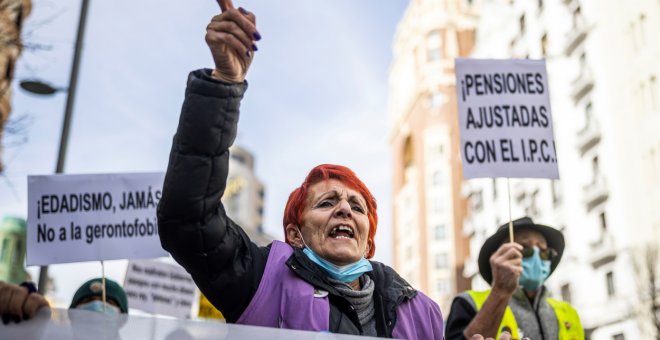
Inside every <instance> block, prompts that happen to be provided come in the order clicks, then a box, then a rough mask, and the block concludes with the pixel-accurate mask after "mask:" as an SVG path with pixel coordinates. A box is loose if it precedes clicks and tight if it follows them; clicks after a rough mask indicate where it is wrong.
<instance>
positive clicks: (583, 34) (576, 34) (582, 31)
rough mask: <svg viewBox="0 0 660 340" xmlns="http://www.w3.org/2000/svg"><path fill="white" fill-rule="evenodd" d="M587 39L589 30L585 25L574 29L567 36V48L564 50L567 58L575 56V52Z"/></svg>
mask: <svg viewBox="0 0 660 340" xmlns="http://www.w3.org/2000/svg"><path fill="white" fill-rule="evenodd" d="M586 38H587V29H586V27H584V26H583V25H577V26H574V27H573V29H572V30H571V31H570V32H568V34H566V47H565V48H564V53H566V55H567V56H570V55H571V54H573V52H574V51H575V50H576V49H577V48H578V46H580V44H582V42H584V40H585V39H586Z"/></svg>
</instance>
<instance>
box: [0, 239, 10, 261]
mask: <svg viewBox="0 0 660 340" xmlns="http://www.w3.org/2000/svg"><path fill="white" fill-rule="evenodd" d="M8 260H9V239H8V238H5V239H4V240H2V248H0V262H1V263H5V262H7V261H8Z"/></svg>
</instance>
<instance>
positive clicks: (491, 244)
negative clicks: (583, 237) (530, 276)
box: [478, 217, 565, 284]
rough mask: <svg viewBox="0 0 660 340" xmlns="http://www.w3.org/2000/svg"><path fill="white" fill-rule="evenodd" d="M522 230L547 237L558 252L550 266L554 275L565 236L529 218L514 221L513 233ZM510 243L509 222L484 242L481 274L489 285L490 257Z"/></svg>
mask: <svg viewBox="0 0 660 340" xmlns="http://www.w3.org/2000/svg"><path fill="white" fill-rule="evenodd" d="M520 229H532V230H535V231H538V232H539V233H541V234H542V235H543V237H545V241H546V243H547V244H548V247H550V248H552V249H554V250H556V251H557V256H555V258H553V259H552V263H551V264H550V274H552V272H554V271H555V268H557V265H558V264H559V261H560V260H561V256H562V255H563V254H564V246H565V243H564V235H562V233H561V232H560V231H559V230H557V229H555V228H552V227H548V226H545V225H542V224H536V223H534V221H532V219H531V218H529V217H523V218H519V219H517V220H515V221H513V232H514V233H515V232H516V231H517V230H520ZM508 241H509V223H508V222H507V223H505V224H503V225H501V226H500V227H499V228H497V231H496V232H495V234H493V236H491V237H489V238H488V239H487V240H486V242H484V245H483V246H482V247H481V251H479V259H478V262H479V273H480V274H481V276H482V277H483V278H484V280H486V282H488V283H489V284H492V283H493V282H492V281H493V272H492V271H491V268H490V257H491V256H492V255H493V253H495V252H496V251H497V249H499V248H500V246H501V245H502V244H503V243H505V242H508Z"/></svg>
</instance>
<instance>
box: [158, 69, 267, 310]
mask: <svg viewBox="0 0 660 340" xmlns="http://www.w3.org/2000/svg"><path fill="white" fill-rule="evenodd" d="M246 88H247V83H243V84H226V83H222V82H220V81H217V80H215V79H213V78H211V77H210V70H198V71H194V72H192V73H191V74H190V76H189V78H188V85H187V89H186V96H185V100H184V103H183V107H182V109H181V117H180V119H179V126H178V129H177V132H176V135H175V136H174V142H173V144H172V150H171V153H170V159H169V164H168V168H167V174H166V175H165V182H164V184H163V195H162V198H161V200H160V202H159V205H158V230H159V234H160V240H161V244H162V246H163V248H164V249H165V250H167V251H169V252H170V254H172V257H174V259H175V260H176V261H177V262H178V263H179V264H181V265H182V266H183V267H184V268H185V269H186V270H187V271H188V272H189V273H190V274H191V275H192V277H193V279H194V280H195V283H196V284H197V286H198V287H199V288H200V290H201V291H202V292H203V293H204V295H206V296H207V298H208V299H209V301H211V303H213V304H214V306H215V307H216V308H218V309H219V310H220V311H221V312H222V313H223V314H224V315H225V317H226V318H227V320H228V321H230V322H232V321H235V320H236V319H238V317H240V314H241V313H242V312H243V310H244V309H245V308H246V307H247V305H248V304H249V302H250V300H251V298H252V296H254V292H256V289H257V287H258V284H259V281H260V279H261V275H262V274H263V269H264V266H265V260H266V257H267V248H259V247H257V246H256V245H255V244H254V243H252V242H251V241H250V239H249V238H248V236H247V235H246V234H245V232H244V231H243V230H242V229H241V228H240V227H239V226H238V225H237V224H236V223H234V221H232V220H231V219H229V218H228V217H227V215H226V213H225V210H224V207H223V206H222V204H221V202H220V198H221V197H222V194H223V192H224V190H225V186H226V181H227V172H228V164H229V147H230V146H231V144H232V143H233V142H234V139H235V138H236V132H237V124H238V116H239V107H240V101H241V99H242V98H243V94H244V92H245V90H246Z"/></svg>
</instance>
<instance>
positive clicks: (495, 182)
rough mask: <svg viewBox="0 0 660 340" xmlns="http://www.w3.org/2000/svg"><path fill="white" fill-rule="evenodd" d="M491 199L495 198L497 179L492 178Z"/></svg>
mask: <svg viewBox="0 0 660 340" xmlns="http://www.w3.org/2000/svg"><path fill="white" fill-rule="evenodd" d="M493 199H494V200H495V199H497V179H496V178H493Z"/></svg>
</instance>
